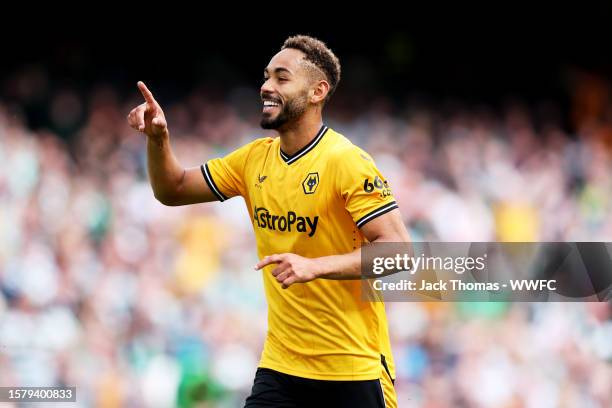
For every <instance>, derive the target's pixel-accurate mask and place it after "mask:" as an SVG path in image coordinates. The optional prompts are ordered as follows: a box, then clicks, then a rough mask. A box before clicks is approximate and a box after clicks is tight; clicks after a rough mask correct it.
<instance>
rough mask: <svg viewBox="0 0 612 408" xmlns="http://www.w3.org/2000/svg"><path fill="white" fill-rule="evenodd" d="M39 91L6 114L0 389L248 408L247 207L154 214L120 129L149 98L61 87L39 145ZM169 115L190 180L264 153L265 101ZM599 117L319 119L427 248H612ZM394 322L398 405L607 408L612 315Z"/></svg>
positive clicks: (566, 306)
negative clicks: (198, 170)
mask: <svg viewBox="0 0 612 408" xmlns="http://www.w3.org/2000/svg"><path fill="white" fill-rule="evenodd" d="M33 78H34V79H32V78H30V81H29V82H27V83H26V84H25V85H24V84H20V83H19V82H18V81H16V82H15V83H14V84H13V87H12V88H11V89H9V91H10V92H12V94H11V95H12V98H11V99H10V100H4V101H3V100H1V99H0V163H2V165H1V166H0V386H15V385H20V386H29V385H31V386H34V385H67V386H71V385H74V386H76V387H77V396H78V403H77V405H78V406H84V407H89V406H100V407H119V406H134V407H139V406H143V407H144V406H155V407H171V406H175V405H176V406H180V407H190V406H201V407H238V406H241V404H242V402H243V400H244V398H245V396H246V395H248V393H249V391H250V387H251V385H252V380H253V376H254V373H255V368H256V366H257V362H258V360H259V353H260V352H261V348H262V344H263V339H264V336H265V331H266V313H265V311H266V304H265V299H264V293H263V286H262V279H261V276H260V274H259V272H254V271H253V265H254V264H255V263H256V262H257V256H256V253H255V243H254V237H253V233H252V227H251V223H250V220H249V217H248V215H247V212H246V208H245V206H244V203H243V201H242V199H241V198H235V199H232V200H229V201H228V202H226V203H213V204H205V205H193V206H186V207H165V206H163V205H161V204H160V203H158V202H157V201H156V200H155V199H154V197H153V194H152V191H151V188H150V186H149V184H148V180H147V175H146V156H145V151H144V146H145V143H144V138H143V136H141V135H139V134H136V133H135V132H134V131H133V130H131V129H130V128H129V127H128V126H127V123H126V115H127V113H128V112H129V111H130V110H131V108H132V107H134V106H135V105H137V104H139V103H141V101H140V99H139V98H138V95H137V94H136V93H133V94H130V95H129V96H127V97H126V96H125V95H123V94H119V93H118V92H117V90H116V89H114V88H113V87H108V86H100V87H97V88H95V89H94V90H92V91H91V92H90V93H87V94H86V95H82V94H79V93H76V92H73V91H70V90H59V91H57V92H55V93H54V94H53V97H52V98H51V99H50V100H49V104H48V106H49V109H48V112H46V113H47V115H48V118H49V121H50V123H51V124H52V126H48V127H37V128H36V130H32V129H33V127H32V126H29V124H28V118H27V115H26V113H27V112H26V109H25V108H24V107H26V108H27V106H29V105H28V103H29V102H31V101H32V100H35V99H36V95H35V93H36V86H35V85H36V82H35V79H36V77H35V76H34V77H33ZM32 82H34V84H35V85H31V84H32ZM28 84H30V85H28ZM150 85H151V84H150ZM28 86H29V87H28ZM585 86H586V87H587V89H586V90H584V91H583V93H584V95H583V96H581V94H577V95H576V98H581V97H582V98H586V100H590V99H589V98H591V99H592V94H590V93H589V90H588V84H587V85H585ZM151 88H152V90H153V91H154V92H155V85H154V84H152V86H151ZM134 90H135V88H134ZM19 98H22V99H19ZM28 98H30V99H28ZM32 98H33V99H32ZM15 101H17V102H15ZM160 103H161V104H162V107H164V109H165V112H166V117H167V118H168V121H169V125H170V129H171V134H172V145H173V148H174V150H175V153H176V155H177V157H178V158H179V160H180V162H181V163H182V164H183V165H184V166H187V167H190V166H199V165H200V164H201V163H203V162H204V161H205V160H207V159H208V158H212V157H217V156H221V155H224V154H226V153H228V152H230V151H231V150H233V149H235V148H236V147H238V146H240V145H242V144H244V143H246V142H248V141H250V140H252V139H253V138H255V137H260V136H263V135H265V133H263V131H262V130H261V129H260V128H259V127H258V123H259V113H258V109H259V97H258V93H257V91H256V90H253V89H248V88H237V89H234V90H231V91H230V92H228V93H227V94H226V95H224V96H219V95H214V97H211V95H210V94H207V92H206V91H205V90H200V89H197V90H194V91H193V93H191V94H190V95H188V96H187V97H185V98H182V99H180V100H179V101H178V102H171V103H164V101H163V100H160ZM581 106H583V105H581ZM584 106H587V108H588V104H587V105H584ZM587 108H585V109H583V110H575V112H574V113H575V116H573V118H574V119H575V122H574V125H575V128H576V130H575V131H572V132H569V131H567V130H566V126H564V125H563V123H562V121H561V120H560V118H561V115H560V114H559V113H558V112H557V111H556V107H555V106H553V105H545V106H544V108H543V109H544V110H545V111H547V112H549V114H547V115H543V119H539V120H537V121H536V120H534V116H533V114H534V112H533V110H532V109H530V108H529V107H527V106H526V105H522V104H520V103H511V104H508V105H507V106H506V107H504V109H499V110H496V109H490V108H487V107H472V106H467V105H464V104H460V103H449V104H446V105H443V106H437V107H435V108H432V107H431V106H429V105H427V104H419V103H407V104H406V105H405V106H401V107H399V108H398V107H397V106H394V104H393V103H391V102H390V101H387V100H384V99H376V100H374V101H372V102H371V103H369V104H364V105H363V106H360V107H359V109H354V107H352V106H351V104H350V103H348V102H347V101H346V100H343V99H342V98H341V97H340V98H339V100H338V102H337V103H335V102H332V105H331V106H330V109H329V113H328V115H327V116H326V122H327V124H328V125H329V126H331V127H332V128H334V129H335V130H337V131H339V132H341V133H343V134H344V135H346V136H347V137H349V138H350V139H351V140H352V141H353V142H354V143H355V144H357V145H359V146H361V147H363V148H364V149H365V150H366V151H368V152H369V153H371V154H372V156H373V157H374V158H375V160H376V163H377V165H378V167H379V168H380V169H381V171H382V172H383V174H384V175H385V176H386V178H387V179H388V180H389V181H390V184H391V186H392V188H393V192H394V195H395V197H396V199H397V202H398V203H399V206H400V209H401V211H402V215H403V217H404V221H405V223H406V225H407V226H408V227H409V231H410V233H411V236H412V238H413V239H414V240H415V241H425V240H432V241H433V240H435V241H612V217H611V216H610V214H612V143H611V142H612V132H611V131H610V128H611V126H612V104H610V105H606V106H605V107H604V110H603V113H602V112H599V113H598V115H599V116H597V118H598V119H597V118H596V119H593V118H592V114H591V113H590V111H589V109H587ZM589 115H591V116H589ZM387 310H388V318H389V323H390V333H391V337H392V342H393V351H394V355H395V360H396V370H397V380H396V389H397V393H398V397H399V404H400V407H427V408H443V407H504V408H505V407H530V408H531V407H538V408H541V407H610V406H612V307H611V305H610V303H516V304H506V303H470V302H465V303H388V304H387ZM0 406H1V405H0ZM7 406H8V405H7Z"/></svg>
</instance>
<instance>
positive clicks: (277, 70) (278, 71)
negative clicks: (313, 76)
mask: <svg viewBox="0 0 612 408" xmlns="http://www.w3.org/2000/svg"><path fill="white" fill-rule="evenodd" d="M274 72H275V73H276V74H280V73H281V72H286V73H288V74H290V75H293V72H291V71H290V70H289V69H287V68H283V67H278V68H274ZM267 73H268V68H264V74H267Z"/></svg>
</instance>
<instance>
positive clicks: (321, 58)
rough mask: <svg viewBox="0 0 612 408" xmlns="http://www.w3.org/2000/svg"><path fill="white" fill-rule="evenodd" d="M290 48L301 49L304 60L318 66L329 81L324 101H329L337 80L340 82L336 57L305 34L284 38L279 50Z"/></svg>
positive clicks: (317, 41) (321, 43)
mask: <svg viewBox="0 0 612 408" xmlns="http://www.w3.org/2000/svg"><path fill="white" fill-rule="evenodd" d="M286 48H292V49H296V50H299V51H302V52H303V53H304V55H305V58H304V59H305V60H306V61H309V62H311V63H313V64H314V65H315V66H316V67H317V68H319V69H320V70H321V71H322V72H323V74H325V77H326V79H327V82H329V92H328V93H327V96H326V97H325V102H327V101H329V98H330V97H331V96H332V94H333V93H334V91H335V90H336V87H337V86H338V82H340V61H339V60H338V57H336V55H335V54H334V53H333V52H332V50H330V49H329V48H328V47H327V45H325V43H324V42H323V41H321V40H318V39H316V38H314V37H310V36H307V35H295V36H293V37H289V38H287V39H286V40H285V43H284V44H283V46H282V47H281V50H284V49H286Z"/></svg>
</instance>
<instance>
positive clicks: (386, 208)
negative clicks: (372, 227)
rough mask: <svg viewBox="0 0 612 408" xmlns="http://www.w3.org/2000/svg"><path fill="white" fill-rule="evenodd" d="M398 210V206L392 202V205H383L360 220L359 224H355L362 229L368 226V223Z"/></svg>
mask: <svg viewBox="0 0 612 408" xmlns="http://www.w3.org/2000/svg"><path fill="white" fill-rule="evenodd" d="M395 208H398V207H397V204H396V202H395V201H392V202H390V203H387V204H385V205H383V206H382V207H379V208H377V209H375V210H374V211H371V212H369V213H368V214H366V215H364V216H363V217H361V218H360V219H359V220H357V222H355V224H357V227H359V228H361V227H363V226H364V225H365V224H367V223H368V222H370V221H372V220H373V219H374V218H376V217H379V216H381V215H383V214H386V213H388V212H389V211H391V210H393V209H395Z"/></svg>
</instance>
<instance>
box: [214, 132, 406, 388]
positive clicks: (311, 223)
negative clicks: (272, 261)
mask: <svg viewBox="0 0 612 408" xmlns="http://www.w3.org/2000/svg"><path fill="white" fill-rule="evenodd" d="M202 174H203V176H204V179H205V180H206V182H207V183H208V185H209V187H210V188H211V190H213V192H214V193H215V195H216V196H217V198H218V199H219V200H221V201H224V200H226V199H228V198H231V197H234V196H238V195H239V196H242V197H244V200H245V202H246V205H247V208H248V211H249V214H250V216H251V220H252V223H253V228H254V230H255V236H256V240H257V251H258V255H259V257H260V259H261V258H263V257H264V256H266V255H271V254H275V253H276V254H279V253H285V252H290V253H294V254H298V255H301V256H304V257H308V258H315V257H321V256H328V255H337V254H345V253H348V252H352V251H353V250H354V249H355V248H359V247H360V246H361V245H362V243H364V242H367V240H366V238H365V237H364V235H363V234H362V232H361V231H360V229H359V228H360V227H362V226H363V225H365V224H366V223H367V222H368V221H371V220H372V219H374V218H376V217H377V216H379V215H382V214H384V213H386V212H389V211H391V210H393V209H394V208H397V205H396V203H395V201H394V199H393V196H392V195H391V190H390V188H389V185H388V183H387V181H386V180H385V179H384V178H383V176H382V175H381V174H380V172H379V171H378V169H377V168H376V166H375V164H374V161H373V160H372V158H371V157H370V156H369V155H368V154H366V153H365V152H364V151H363V150H361V149H360V148H359V147H357V146H355V145H353V144H352V143H351V142H350V141H349V140H348V139H347V138H345V137H344V136H342V135H341V134H339V133H337V132H335V131H334V130H332V129H330V128H328V127H327V126H323V127H322V128H321V129H320V130H319V132H318V133H317V135H316V137H315V138H314V139H313V140H312V141H311V142H310V143H308V145H306V146H304V148H302V149H300V150H299V151H298V152H296V153H295V154H293V155H292V156H289V155H287V154H285V153H284V152H283V151H282V150H281V148H280V139H279V138H278V137H277V138H271V137H267V138H261V139H257V140H255V141H253V142H251V143H249V144H247V145H245V146H243V147H241V148H239V149H238V150H236V151H234V152H232V153H230V154H229V155H227V156H225V157H223V158H217V159H213V160H210V161H208V162H207V163H206V164H204V165H202ZM274 267H275V265H269V266H268V267H266V268H264V269H263V279H264V287H265V291H266V297H267V301H268V333H267V337H266V342H265V345H264V349H263V353H262V356H261V362H260V367H265V368H270V369H273V370H277V371H280V372H283V373H286V374H290V375H295V376H299V377H304V378H312V379H322V380H372V379H377V378H380V377H381V366H382V364H383V362H386V367H385V371H384V372H387V374H388V375H389V376H390V377H391V378H393V379H394V378H395V371H394V364H393V358H392V355H391V346H390V342H389V336H388V330H387V319H386V315H385V307H384V303H383V302H368V301H364V300H362V296H361V282H360V281H359V280H328V279H316V280H314V281H311V282H308V283H304V284H302V283H296V284H293V285H291V286H290V287H289V288H288V289H282V288H281V285H280V284H279V283H278V282H277V281H276V280H275V278H274V277H273V276H272V274H271V271H272V269H273V268H274ZM381 360H382V361H381ZM387 367H388V368H387Z"/></svg>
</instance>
